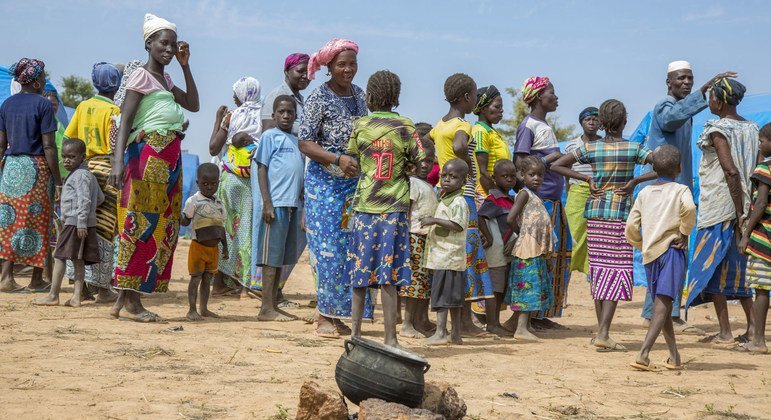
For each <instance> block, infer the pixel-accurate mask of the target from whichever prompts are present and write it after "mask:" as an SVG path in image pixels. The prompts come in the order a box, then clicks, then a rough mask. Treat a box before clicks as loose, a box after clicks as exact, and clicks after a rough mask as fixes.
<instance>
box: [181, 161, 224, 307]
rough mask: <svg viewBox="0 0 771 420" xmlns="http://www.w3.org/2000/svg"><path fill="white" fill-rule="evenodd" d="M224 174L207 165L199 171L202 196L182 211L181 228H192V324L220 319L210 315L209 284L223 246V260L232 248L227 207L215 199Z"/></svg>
mask: <svg viewBox="0 0 771 420" xmlns="http://www.w3.org/2000/svg"><path fill="white" fill-rule="evenodd" d="M219 177H220V171H219V168H218V167H217V165H215V164H213V163H204V164H201V166H199V167H198V170H197V171H196V179H195V183H196V185H198V192H197V193H195V194H193V196H192V197H190V198H188V199H187V201H186V202H185V208H184V209H183V210H182V220H180V222H179V224H180V225H182V226H190V225H192V229H191V232H192V233H191V236H190V237H191V239H192V242H190V251H189V253H188V255H187V268H188V271H189V272H190V284H189V285H188V287H187V300H188V302H189V304H190V310H189V311H188V312H187V319H188V320H189V321H199V320H201V317H202V316H203V317H212V318H216V317H217V314H215V313H214V312H212V311H210V310H209V308H208V306H207V305H208V303H209V284H210V282H211V279H212V277H214V275H215V274H216V273H217V266H218V265H219V257H220V255H219V254H220V251H219V247H218V245H219V244H222V258H223V259H228V245H227V242H226V241H225V227H224V226H225V207H224V206H223V205H222V202H221V201H220V200H219V199H218V198H217V197H216V196H215V194H216V193H217V187H218V186H219ZM199 289H200V293H201V301H200V304H199V308H200V312H197V311H196V310H195V301H196V300H197V299H198V291H199Z"/></svg>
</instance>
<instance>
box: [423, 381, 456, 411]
mask: <svg viewBox="0 0 771 420" xmlns="http://www.w3.org/2000/svg"><path fill="white" fill-rule="evenodd" d="M420 408H423V409H426V410H430V411H432V412H434V413H438V414H441V415H443V416H444V417H445V418H448V419H462V418H463V417H464V416H465V415H466V402H465V401H463V399H462V398H461V397H459V396H458V393H457V392H456V391H455V388H453V387H452V386H450V384H448V383H447V382H433V381H426V386H425V389H424V391H423V402H422V403H421V404H420Z"/></svg>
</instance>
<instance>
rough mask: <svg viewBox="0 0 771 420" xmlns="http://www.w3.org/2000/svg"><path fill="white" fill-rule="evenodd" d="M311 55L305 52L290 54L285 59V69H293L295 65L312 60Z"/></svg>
mask: <svg viewBox="0 0 771 420" xmlns="http://www.w3.org/2000/svg"><path fill="white" fill-rule="evenodd" d="M310 59H311V57H310V56H309V55H308V54H305V53H293V54H289V55H288V56H287V57H286V60H284V71H287V70H289V69H291V68H292V67H294V66H297V65H300V64H302V63H307V62H308V61H310Z"/></svg>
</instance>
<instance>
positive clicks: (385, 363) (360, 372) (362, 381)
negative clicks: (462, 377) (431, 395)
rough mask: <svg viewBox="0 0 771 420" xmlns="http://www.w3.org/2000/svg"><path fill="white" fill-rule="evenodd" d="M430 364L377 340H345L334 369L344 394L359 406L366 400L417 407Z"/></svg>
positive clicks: (421, 399) (414, 355) (421, 397)
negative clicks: (342, 351) (343, 348)
mask: <svg viewBox="0 0 771 420" xmlns="http://www.w3.org/2000/svg"><path fill="white" fill-rule="evenodd" d="M430 367H431V365H429V364H428V362H427V361H426V359H424V358H422V357H420V356H418V355H417V354H414V353H410V352H408V351H404V350H400V349H397V348H394V347H391V346H386V345H385V344H382V343H378V342H376V341H372V340H367V339H364V338H359V337H353V338H351V339H350V340H345V353H343V354H342V355H341V356H340V360H338V361H337V367H336V368H335V381H336V382H337V386H338V387H339V388H340V391H342V393H343V395H344V396H345V397H346V398H348V399H349V400H350V401H351V402H353V403H354V404H356V405H358V404H359V403H360V402H362V401H364V400H366V399H367V398H379V399H381V400H385V401H388V402H395V403H399V404H404V405H406V406H408V407H412V408H414V407H417V406H418V405H420V403H421V401H423V388H424V385H425V382H424V379H423V374H424V373H426V372H428V369H429V368H430Z"/></svg>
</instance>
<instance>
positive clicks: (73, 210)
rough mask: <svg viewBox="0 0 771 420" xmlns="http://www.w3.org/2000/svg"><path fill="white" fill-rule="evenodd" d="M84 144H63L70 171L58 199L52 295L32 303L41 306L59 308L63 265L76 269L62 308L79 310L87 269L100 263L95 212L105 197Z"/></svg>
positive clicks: (75, 141) (76, 141) (72, 140)
mask: <svg viewBox="0 0 771 420" xmlns="http://www.w3.org/2000/svg"><path fill="white" fill-rule="evenodd" d="M85 158H86V144H85V143H83V140H80V139H76V138H67V139H64V141H63V142H62V163H63V164H64V167H65V169H67V171H69V173H70V174H69V175H68V176H67V179H66V180H65V181H64V186H63V187H62V192H61V196H60V203H61V221H62V225H63V226H64V229H62V231H61V232H60V234H59V239H58V241H57V242H56V251H54V259H55V260H54V268H53V272H52V278H51V291H50V292H49V293H48V295H47V296H45V297H44V298H42V299H37V300H34V301H33V302H32V303H33V304H35V305H41V306H56V305H59V292H60V290H61V287H62V279H63V278H64V270H65V269H66V261H72V265H73V266H74V267H75V290H74V292H73V293H72V297H71V298H70V299H69V300H68V301H67V302H65V303H64V305H65V306H71V307H76V308H77V307H79V306H80V303H81V298H82V296H81V295H82V293H83V286H84V285H85V275H86V273H85V271H86V265H93V264H97V263H99V244H98V238H97V235H96V208H97V206H99V205H100V204H102V202H103V201H104V194H103V193H102V189H101V188H99V182H98V181H97V180H96V177H95V176H94V174H92V173H91V172H89V170H88V164H86V163H84V162H83V160H84V159H85Z"/></svg>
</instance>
